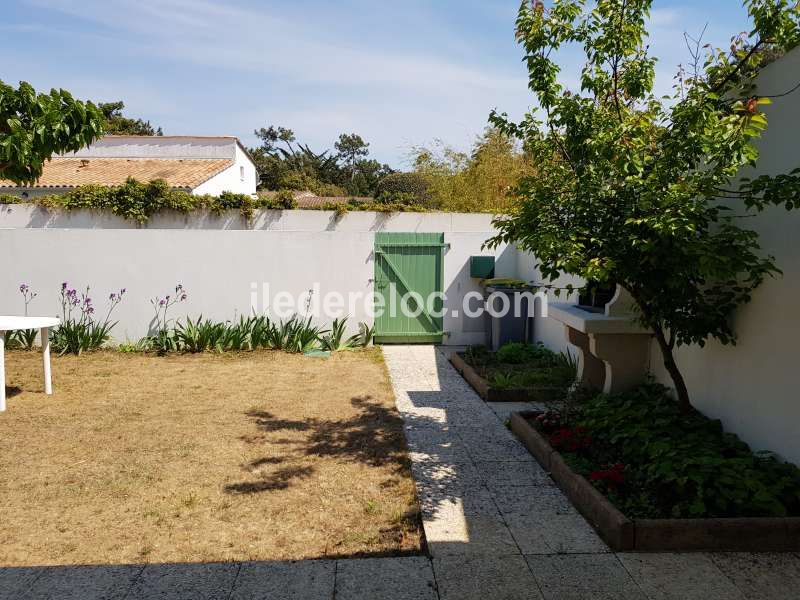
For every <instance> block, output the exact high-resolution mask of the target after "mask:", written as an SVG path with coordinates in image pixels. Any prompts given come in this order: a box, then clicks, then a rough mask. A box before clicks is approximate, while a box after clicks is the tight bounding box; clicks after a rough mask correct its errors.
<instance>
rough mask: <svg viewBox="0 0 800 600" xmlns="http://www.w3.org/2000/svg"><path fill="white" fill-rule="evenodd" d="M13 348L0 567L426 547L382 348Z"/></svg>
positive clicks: (1, 455)
mask: <svg viewBox="0 0 800 600" xmlns="http://www.w3.org/2000/svg"><path fill="white" fill-rule="evenodd" d="M40 361H41V357H40V355H39V354H38V353H27V352H9V353H8V354H7V356H6V368H7V381H6V383H7V385H8V386H9V388H12V387H14V388H20V391H19V392H18V393H17V394H16V395H14V396H13V397H11V398H9V402H8V411H7V412H6V413H0V564H2V565H5V566H11V565H43V564H81V563H104V564H108V563H113V564H116V563H131V562H143V561H145V562H206V561H225V560H268V559H301V558H312V557H330V556H345V555H354V554H392V553H406V552H418V551H419V550H420V543H421V542H420V537H421V535H420V525H419V516H418V508H417V502H416V498H415V490H414V484H413V480H412V478H411V475H410V470H409V466H408V457H407V455H406V449H405V442H404V438H403V431H402V421H401V418H400V416H399V414H398V413H397V411H396V409H395V406H394V399H393V396H392V392H391V388H390V386H389V383H388V379H387V375H386V370H385V366H384V364H383V361H382V357H381V355H380V350H377V349H373V350H369V351H363V352H354V353H341V354H337V355H334V356H333V357H331V358H329V359H315V358H307V357H302V356H293V355H288V354H283V353H277V352H257V353H252V354H237V355H210V354H206V355H198V356H170V357H165V358H159V357H155V356H148V355H130V354H119V353H114V352H100V353H96V354H90V355H85V356H81V357H73V356H66V357H54V358H53V384H54V390H55V394H54V395H53V396H49V397H48V396H45V395H44V394H43V392H42V382H41V377H42V376H41V362H40Z"/></svg>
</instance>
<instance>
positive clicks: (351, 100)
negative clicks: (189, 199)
mask: <svg viewBox="0 0 800 600" xmlns="http://www.w3.org/2000/svg"><path fill="white" fill-rule="evenodd" d="M517 7H518V0H459V1H455V0H427V1H426V0H401V1H399V2H388V1H384V2H380V1H379V2H376V1H375V0H371V1H367V0H337V1H336V2H323V1H321V0H293V1H289V0H287V1H283V2H277V1H268V0H264V1H257V0H236V1H228V2H209V1H206V0H81V1H80V2H78V1H74V0H10V1H9V0H6V1H5V2H4V11H3V12H4V15H3V23H2V24H0V52H2V55H3V62H2V67H0V79H2V80H4V81H6V82H8V83H12V84H16V83H17V82H18V81H20V80H26V81H29V82H30V83H31V84H33V85H34V86H35V87H37V89H38V88H43V89H49V88H51V87H62V88H65V89H68V90H70V91H71V92H72V93H73V94H74V95H75V96H76V97H79V98H86V99H93V100H96V101H110V100H124V101H125V104H126V109H127V110H126V112H127V113H129V114H130V115H131V116H137V117H142V118H146V119H149V120H150V121H152V122H153V123H154V124H157V125H161V126H163V128H164V130H165V132H166V133H167V134H197V135H237V136H239V137H240V138H241V139H242V140H243V141H244V143H245V144H248V145H252V144H254V143H255V138H254V136H253V135H252V132H253V129H254V128H256V127H260V126H262V125H263V126H265V125H268V124H275V125H283V126H286V127H290V128H292V129H293V130H294V131H295V132H296V133H297V136H298V138H299V139H300V140H302V141H307V142H309V143H310V144H311V146H312V148H315V149H323V148H326V147H332V145H333V141H334V140H335V139H336V138H337V137H338V134H339V133H342V132H357V133H359V134H361V135H362V136H363V137H364V138H365V139H366V140H367V141H369V142H371V150H372V155H373V156H374V157H375V158H378V159H379V160H381V161H384V162H388V163H390V164H391V165H392V166H395V167H403V166H404V163H405V158H406V157H407V155H408V151H409V149H410V147H411V146H413V145H421V144H427V143H430V142H431V141H432V140H434V139H442V140H444V141H445V142H446V143H449V144H452V145H454V146H456V147H458V148H461V149H466V148H468V147H469V146H470V144H471V142H472V140H474V138H475V136H476V135H477V134H478V133H480V131H481V130H482V129H483V127H484V126H485V124H486V118H487V116H488V113H489V111H490V110H491V109H492V108H494V107H498V108H499V109H501V110H503V111H507V112H508V113H509V114H511V115H512V116H520V115H522V114H523V113H524V112H525V111H526V109H527V108H528V107H529V106H530V104H531V102H532V97H531V95H530V93H529V92H528V91H527V87H526V73H525V70H524V69H523V67H522V64H521V62H520V59H521V56H522V54H521V51H520V48H519V47H518V46H517V45H516V43H515V42H514V18H515V15H516V10H517ZM706 23H708V25H709V28H708V32H707V34H706V40H707V41H710V42H712V43H715V44H718V45H722V46H727V45H728V40H729V38H730V36H731V35H732V34H734V33H736V32H738V31H741V30H743V29H746V25H747V19H746V14H745V12H744V11H743V9H742V8H741V7H740V2H738V0H695V1H693V2H687V1H685V0H656V1H655V2H654V11H653V25H652V27H651V34H652V37H651V43H652V47H653V50H654V53H655V55H657V56H659V57H660V58H661V62H660V64H659V72H658V82H657V86H658V88H659V89H661V90H664V91H666V90H667V89H668V88H669V86H670V85H671V78H672V75H673V73H674V70H675V67H676V66H677V64H678V63H680V62H681V61H686V59H687V57H688V53H687V51H686V47H685V45H684V42H683V32H684V31H688V32H690V33H695V34H697V33H699V32H700V30H701V29H702V28H703V25H704V24H706ZM564 59H565V60H566V61H567V64H565V70H564V74H565V77H567V79H569V78H573V79H574V77H575V74H577V72H578V70H579V68H580V63H579V62H578V60H577V58H573V57H570V56H569V55H566V56H564Z"/></svg>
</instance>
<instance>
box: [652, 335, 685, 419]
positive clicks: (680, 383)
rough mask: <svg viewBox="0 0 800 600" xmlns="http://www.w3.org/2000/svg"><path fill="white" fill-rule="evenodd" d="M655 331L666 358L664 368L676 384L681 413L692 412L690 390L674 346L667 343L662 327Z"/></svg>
mask: <svg viewBox="0 0 800 600" xmlns="http://www.w3.org/2000/svg"><path fill="white" fill-rule="evenodd" d="M653 331H654V332H655V334H656V340H658V346H659V347H660V348H661V354H662V356H663V357H664V368H665V369H666V370H667V373H669V376H670V377H671V378H672V383H674V384H675V393H677V394H678V405H679V406H680V409H681V412H682V413H684V414H686V413H688V412H691V410H692V403H691V402H690V401H689V390H688V389H687V388H686V382H685V381H684V380H683V375H681V371H680V369H678V365H677V363H676V362H675V357H674V356H673V354H672V346H671V345H670V344H669V343H668V342H667V338H666V336H665V335H664V330H663V329H662V328H661V327H654V328H653Z"/></svg>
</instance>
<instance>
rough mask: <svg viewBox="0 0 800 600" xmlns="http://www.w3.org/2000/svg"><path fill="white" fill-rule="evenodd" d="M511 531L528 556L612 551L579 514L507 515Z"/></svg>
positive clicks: (506, 518)
mask: <svg viewBox="0 0 800 600" xmlns="http://www.w3.org/2000/svg"><path fill="white" fill-rule="evenodd" d="M504 518H505V521H506V523H507V524H508V529H509V531H510V532H511V535H512V536H514V540H515V541H516V542H517V545H518V546H519V547H520V549H521V550H522V552H523V553H525V554H583V553H605V552H611V550H610V549H609V547H608V546H606V544H605V542H603V540H602V539H600V536H598V535H597V532H595V530H594V529H592V527H591V525H589V524H588V523H587V522H586V521H585V520H584V519H583V517H581V516H580V515H578V514H570V515H547V516H544V515H543V516H542V517H534V516H531V515H521V516H519V515H516V516H514V515H512V516H505V517H504Z"/></svg>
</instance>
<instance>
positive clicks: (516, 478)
mask: <svg viewBox="0 0 800 600" xmlns="http://www.w3.org/2000/svg"><path fill="white" fill-rule="evenodd" d="M475 470H476V472H477V473H478V475H479V477H480V478H481V481H483V483H484V484H486V485H487V486H488V487H489V488H490V489H491V488H495V487H500V486H510V487H526V486H531V485H534V486H541V485H546V486H553V485H555V483H554V482H553V480H552V479H550V476H549V475H548V474H547V471H545V470H544V469H543V468H542V467H541V465H539V463H537V462H536V461H535V460H521V461H489V460H476V461H475Z"/></svg>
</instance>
